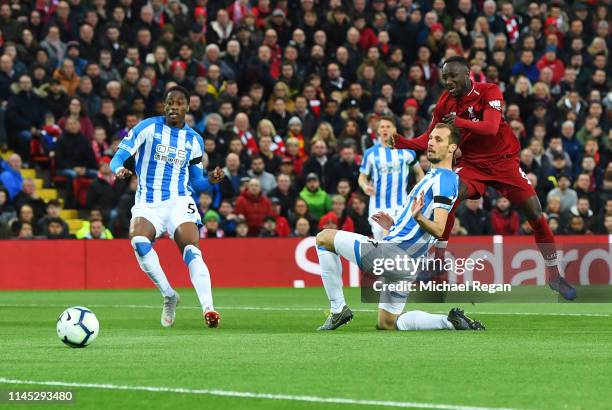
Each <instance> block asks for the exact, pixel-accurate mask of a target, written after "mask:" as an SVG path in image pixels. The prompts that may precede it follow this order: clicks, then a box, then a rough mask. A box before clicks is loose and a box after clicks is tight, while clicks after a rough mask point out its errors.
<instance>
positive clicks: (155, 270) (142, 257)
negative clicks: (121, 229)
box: [131, 236, 174, 297]
mask: <svg viewBox="0 0 612 410" xmlns="http://www.w3.org/2000/svg"><path fill="white" fill-rule="evenodd" d="M131 242H132V248H134V254H135V255H136V260H138V264H139V265H140V269H142V271H143V272H144V273H146V274H147V275H148V276H149V278H151V280H152V281H153V283H155V285H156V286H157V288H158V289H159V291H160V292H161V294H162V295H163V296H168V297H172V296H174V289H172V286H170V283H169V282H168V279H167V278H166V274H165V273H164V270H163V269H162V267H161V265H160V264H159V257H158V256H157V252H155V250H154V249H153V246H152V245H151V241H150V240H149V239H148V238H147V237H145V236H135V237H133V238H132V241H131Z"/></svg>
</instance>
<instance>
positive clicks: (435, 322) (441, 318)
mask: <svg viewBox="0 0 612 410" xmlns="http://www.w3.org/2000/svg"><path fill="white" fill-rule="evenodd" d="M395 326H396V327H397V330H447V329H448V330H453V329H455V327H454V326H453V324H452V323H451V322H450V321H449V320H448V317H447V316H446V315H436V314H433V313H427V312H423V311H420V310H411V311H410V312H406V313H402V314H401V315H400V316H399V317H398V318H397V322H396V324H395Z"/></svg>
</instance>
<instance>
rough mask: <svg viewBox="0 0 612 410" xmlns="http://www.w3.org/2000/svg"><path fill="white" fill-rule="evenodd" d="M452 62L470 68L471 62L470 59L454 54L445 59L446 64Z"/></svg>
mask: <svg viewBox="0 0 612 410" xmlns="http://www.w3.org/2000/svg"><path fill="white" fill-rule="evenodd" d="M450 63H457V64H461V65H462V66H464V67H466V68H469V64H468V61H467V60H466V59H465V58H464V57H461V56H452V57H449V58H447V59H446V61H444V64H445V65H446V64H450Z"/></svg>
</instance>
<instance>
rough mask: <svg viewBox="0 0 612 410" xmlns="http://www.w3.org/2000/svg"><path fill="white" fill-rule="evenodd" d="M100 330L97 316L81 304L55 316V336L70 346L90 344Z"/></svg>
mask: <svg viewBox="0 0 612 410" xmlns="http://www.w3.org/2000/svg"><path fill="white" fill-rule="evenodd" d="M99 331H100V323H98V318H97V317H96V315H95V314H94V313H93V312H92V311H91V310H89V309H87V308H86V307H83V306H73V307H70V308H68V309H66V310H64V311H63V312H62V314H61V315H60V316H59V318H57V337H59V338H60V340H61V341H62V342H64V343H65V344H67V345H68V346H70V347H85V346H87V345H90V344H91V343H92V342H93V341H94V340H96V337H98V333H99Z"/></svg>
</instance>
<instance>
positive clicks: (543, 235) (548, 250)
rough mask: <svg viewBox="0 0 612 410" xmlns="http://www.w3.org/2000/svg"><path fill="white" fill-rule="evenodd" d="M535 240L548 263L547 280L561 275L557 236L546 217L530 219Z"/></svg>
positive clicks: (546, 263) (545, 261)
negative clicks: (556, 242) (556, 243)
mask: <svg viewBox="0 0 612 410" xmlns="http://www.w3.org/2000/svg"><path fill="white" fill-rule="evenodd" d="M528 222H529V225H530V226H531V229H533V234H534V236H535V241H536V243H537V245H538V248H540V252H541V253H542V256H543V257H544V264H545V265H546V280H547V281H550V280H551V279H553V278H555V277H557V276H558V275H559V262H558V261H557V247H556V245H555V237H554V235H553V233H552V231H551V230H550V227H549V226H548V222H547V221H546V217H545V216H544V215H542V216H540V217H539V218H538V219H535V220H533V221H528Z"/></svg>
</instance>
